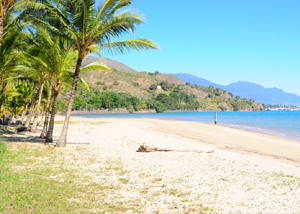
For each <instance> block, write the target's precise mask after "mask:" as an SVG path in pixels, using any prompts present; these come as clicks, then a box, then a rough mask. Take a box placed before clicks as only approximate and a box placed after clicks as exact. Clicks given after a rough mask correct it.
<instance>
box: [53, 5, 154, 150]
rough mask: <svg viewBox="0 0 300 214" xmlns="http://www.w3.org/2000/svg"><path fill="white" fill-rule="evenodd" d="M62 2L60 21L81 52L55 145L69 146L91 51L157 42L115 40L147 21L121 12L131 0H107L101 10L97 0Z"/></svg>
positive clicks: (148, 46) (146, 46)
mask: <svg viewBox="0 0 300 214" xmlns="http://www.w3.org/2000/svg"><path fill="white" fill-rule="evenodd" d="M61 4H62V8H63V12H61V13H60V14H59V15H60V17H61V18H60V21H61V23H62V25H63V26H64V27H65V30H66V31H67V33H68V37H69V39H70V40H71V41H72V42H73V43H74V44H75V46H76V49H77V50H78V56H77V64H76V67H75V74H74V80H73V84H72V90H71V94H70V100H69V105H68V109H67V113H66V118H65V122H64V126H63V130H62V132H61V135H60V138H59V140H58V142H57V145H56V146H58V147H64V146H66V140H67V131H68V125H69V120H70V115H71V111H72V105H73V102H74V98H75V92H76V88H77V83H78V78H79V74H80V67H81V63H82V60H83V59H84V58H85V56H86V55H87V54H88V53H91V52H98V53H100V52H99V51H108V52H109V53H116V52H117V53H124V52H125V51H130V50H137V51H140V50H148V49H158V47H157V45H156V44H154V43H153V42H151V41H149V40H146V39H132V40H126V41H116V40H117V39H119V38H120V36H122V35H123V34H125V33H133V32H134V29H135V27H136V26H138V25H140V24H142V23H144V21H143V20H142V18H141V16H140V15H138V14H137V13H134V12H129V11H123V12H119V11H120V9H123V8H124V7H126V6H128V5H130V4H131V0H104V1H103V2H102V4H101V5H100V7H99V9H98V10H97V9H96V5H95V1H94V0H64V1H62V2H61ZM118 12H119V13H118ZM67 15H68V16H67Z"/></svg>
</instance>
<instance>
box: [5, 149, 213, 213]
mask: <svg viewBox="0 0 300 214" xmlns="http://www.w3.org/2000/svg"><path fill="white" fill-rule="evenodd" d="M99 151H101V149H99ZM99 151H96V149H95V148H94V147H90V146H85V145H76V146H75V145H72V146H68V147H67V148H61V149H54V148H53V147H49V146H44V145H43V144H32V143H7V150H6V152H4V153H3V154H1V158H0V213H124V212H130V213H142V212H150V213H153V212H154V211H155V210H157V211H160V212H162V213H165V212H167V213H170V212H171V213H174V211H176V210H175V208H174V206H179V205H178V203H179V202H180V201H182V200H184V201H183V202H181V203H183V204H181V205H180V206H181V207H183V206H185V207H187V208H186V210H184V212H185V213H189V212H191V213H195V212H197V213H207V211H206V209H207V210H208V208H207V207H205V206H203V205H201V204H200V203H199V204H198V202H199V199H195V200H194V201H193V202H189V201H190V200H193V199H189V200H187V198H190V196H191V193H190V192H189V190H186V189H184V187H183V186H182V187H181V188H179V187H178V186H172V185H171V181H169V182H168V181H167V180H166V178H165V177H156V176H157V175H156V174H155V175H151V173H150V171H145V172H142V171H139V170H138V171H136V169H133V170H131V169H130V168H128V166H127V165H126V163H124V161H123V160H122V158H121V157H118V158H112V159H111V158H107V157H101V155H99ZM136 182H138V183H136ZM174 182H175V180H174ZM140 184H142V185H140ZM129 196H130V197H129ZM165 199H168V200H167V201H166V204H165V205H164V207H163V208H162V207H159V208H158V207H157V206H156V204H155V202H156V201H160V200H165ZM145 200H146V201H145ZM176 201H177V202H176ZM149 208H150V210H151V209H152V211H153V212H152V211H149ZM182 211H183V210H182ZM175 213H176V212H175Z"/></svg>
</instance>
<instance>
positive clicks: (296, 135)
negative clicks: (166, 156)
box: [72, 110, 300, 142]
mask: <svg viewBox="0 0 300 214" xmlns="http://www.w3.org/2000/svg"><path fill="white" fill-rule="evenodd" d="M72 116H80V117H94V118H95V117H101V118H108V117H110V118H111V117H113V118H156V119H167V120H182V121H194V122H205V123H212V124H213V123H214V117H215V113H214V112H178V113H159V114H157V113H145V114H143V113H140V114H85V115H72ZM218 124H222V125H226V126H230V127H234V128H240V129H245V130H249V131H255V132H261V133H265V134H271V135H275V136H279V137H284V138H288V139H292V140H297V141H299V142H300V111H280V110H279V111H249V112H218Z"/></svg>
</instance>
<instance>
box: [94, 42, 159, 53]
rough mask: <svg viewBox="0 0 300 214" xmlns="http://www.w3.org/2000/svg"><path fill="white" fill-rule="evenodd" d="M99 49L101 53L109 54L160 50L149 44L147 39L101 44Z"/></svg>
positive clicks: (152, 43)
mask: <svg viewBox="0 0 300 214" xmlns="http://www.w3.org/2000/svg"><path fill="white" fill-rule="evenodd" d="M100 49H101V50H102V51H107V52H108V53H110V54H114V53H121V54H123V53H124V52H126V51H127V52H129V51H131V50H136V51H141V50H149V49H156V50H160V48H159V47H158V45H157V44H155V43H154V42H151V41H150V40H147V39H131V40H125V41H117V42H109V43H106V44H101V45H100Z"/></svg>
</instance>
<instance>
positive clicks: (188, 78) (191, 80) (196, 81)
mask: <svg viewBox="0 0 300 214" xmlns="http://www.w3.org/2000/svg"><path fill="white" fill-rule="evenodd" d="M172 75H173V76H175V77H177V78H179V79H181V80H182V81H184V82H189V83H191V84H197V85H202V86H205V87H209V86H211V85H212V86H214V87H215V88H220V87H222V86H221V85H218V84H216V83H213V82H211V81H208V80H206V79H203V78H200V77H196V76H193V75H190V74H185V73H178V74H172Z"/></svg>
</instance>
